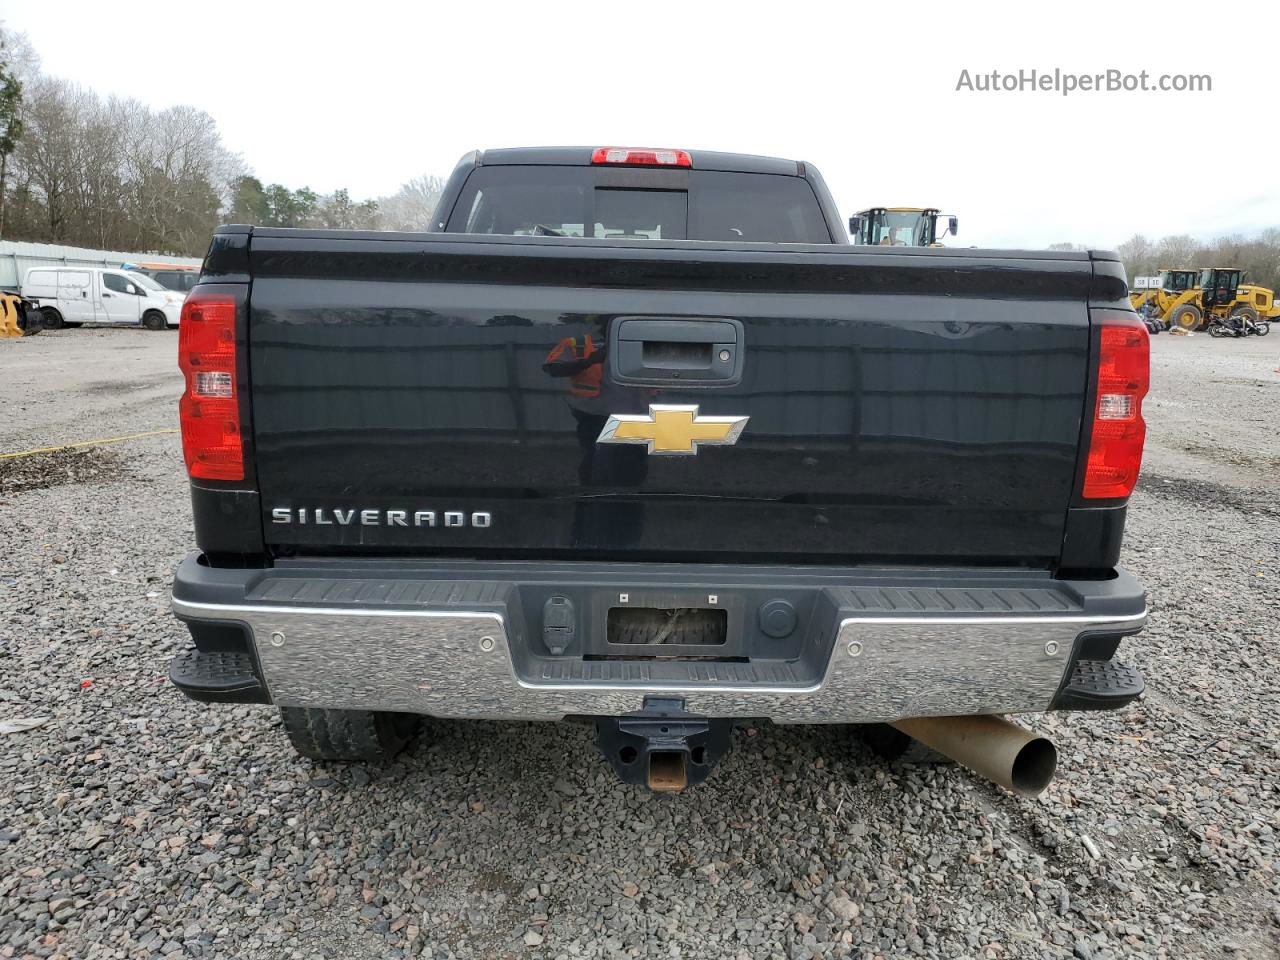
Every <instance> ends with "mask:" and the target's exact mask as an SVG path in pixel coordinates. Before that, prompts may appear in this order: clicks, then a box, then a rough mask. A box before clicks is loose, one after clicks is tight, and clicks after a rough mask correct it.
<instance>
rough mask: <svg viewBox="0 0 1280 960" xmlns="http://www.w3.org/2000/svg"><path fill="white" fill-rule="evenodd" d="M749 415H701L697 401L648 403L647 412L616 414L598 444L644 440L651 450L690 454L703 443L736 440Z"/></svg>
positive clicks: (676, 454) (731, 441) (642, 441)
mask: <svg viewBox="0 0 1280 960" xmlns="http://www.w3.org/2000/svg"><path fill="white" fill-rule="evenodd" d="M749 419H750V418H749V417H700V416H698V407H697V405H696V404H694V405H690V406H674V405H666V404H658V403H651V404H649V413H648V415H647V416H646V415H644V414H634V413H615V414H612V415H611V416H610V417H609V421H608V422H607V423H606V424H605V425H604V429H603V430H601V431H600V436H599V438H598V439H597V440H596V443H643V444H644V445H645V446H647V447H648V448H649V453H651V454H653V453H656V454H672V455H675V456H682V455H683V456H691V455H692V454H695V453H697V452H698V447H699V446H701V445H702V444H709V445H715V446H727V445H729V444H731V443H737V442H738V437H739V436H740V435H741V434H742V430H743V428H744V427H746V425H747V420H749Z"/></svg>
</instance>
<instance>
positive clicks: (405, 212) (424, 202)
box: [378, 174, 444, 232]
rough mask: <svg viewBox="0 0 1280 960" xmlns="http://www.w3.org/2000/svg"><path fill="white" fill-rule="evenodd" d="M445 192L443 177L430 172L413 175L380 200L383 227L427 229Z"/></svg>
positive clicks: (405, 229) (384, 228)
mask: <svg viewBox="0 0 1280 960" xmlns="http://www.w3.org/2000/svg"><path fill="white" fill-rule="evenodd" d="M443 193H444V180H442V179H441V178H440V177H436V176H431V175H430V174H424V175H423V176H420V177H414V178H413V179H412V180H410V181H409V182H408V183H406V184H404V185H403V186H402V187H401V188H400V189H399V190H397V191H396V192H395V193H393V194H392V195H391V196H389V197H382V198H381V199H379V200H378V209H379V211H380V212H381V214H382V216H381V226H382V229H383V230H401V231H407V232H412V231H415V230H426V229H427V228H428V227H429V226H430V225H431V218H432V216H433V215H434V214H435V209H436V204H438V203H439V202H440V196H441V194H443Z"/></svg>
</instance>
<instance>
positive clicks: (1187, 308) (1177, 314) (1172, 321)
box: [1169, 303, 1204, 332]
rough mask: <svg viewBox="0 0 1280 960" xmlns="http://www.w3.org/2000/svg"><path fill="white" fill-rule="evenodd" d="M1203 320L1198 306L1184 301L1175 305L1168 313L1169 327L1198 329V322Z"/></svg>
mask: <svg viewBox="0 0 1280 960" xmlns="http://www.w3.org/2000/svg"><path fill="white" fill-rule="evenodd" d="M1203 320H1204V315H1203V314H1202V313H1201V312H1200V308H1199V307H1197V306H1196V305H1195V304H1194V303H1184V304H1182V305H1181V306H1178V307H1175V308H1174V309H1173V312H1172V313H1171V314H1169V329H1170V330H1172V329H1173V328H1174V327H1180V328H1181V329H1183V330H1186V331H1188V332H1190V331H1192V330H1199V329H1200V324H1201V322H1202V321H1203Z"/></svg>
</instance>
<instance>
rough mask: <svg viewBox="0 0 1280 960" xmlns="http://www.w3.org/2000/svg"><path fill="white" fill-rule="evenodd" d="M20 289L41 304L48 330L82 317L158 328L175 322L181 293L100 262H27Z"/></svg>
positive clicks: (79, 321) (87, 320) (72, 324)
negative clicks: (68, 264)
mask: <svg viewBox="0 0 1280 960" xmlns="http://www.w3.org/2000/svg"><path fill="white" fill-rule="evenodd" d="M22 295H23V296H24V297H26V298H27V299H28V300H33V301H34V302H35V303H36V304H38V305H39V306H40V308H41V313H42V314H43V318H44V326H45V329H47V330H57V329H58V328H59V327H62V326H68V327H78V326H80V324H82V323H122V324H129V325H131V326H138V325H141V326H144V327H146V328H147V329H148V330H163V329H165V327H176V326H177V325H178V317H179V316H180V314H181V313H182V301H183V300H185V299H186V295H185V294H182V293H175V292H174V291H172V290H166V289H165V288H164V287H162V286H160V284H158V283H156V282H155V281H154V280H152V279H151V278H150V277H146V276H143V275H142V274H140V273H134V272H133V271H131V270H104V269H103V268H101V267H32V268H31V269H30V270H28V271H27V275H26V277H25V278H24V279H23V281H22Z"/></svg>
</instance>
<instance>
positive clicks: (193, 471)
mask: <svg viewBox="0 0 1280 960" xmlns="http://www.w3.org/2000/svg"><path fill="white" fill-rule="evenodd" d="M178 366H179V367H181V368H182V372H183V374H184V375H185V376H186V381H187V385H186V390H185V391H184V392H183V394H182V399H181V400H180V401H178V419H179V420H180V421H181V424H182V454H183V456H184V457H185V458H186V461H187V473H188V475H190V476H191V477H192V479H201V480H243V479H244V447H243V445H242V443H241V441H240V399H239V397H238V396H237V394H238V391H237V389H236V301H235V299H234V298H233V297H231V296H229V295H227V294H223V293H201V292H199V291H193V292H192V293H190V294H188V295H187V299H186V302H185V303H183V305H182V319H181V322H180V324H179V327H178Z"/></svg>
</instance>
